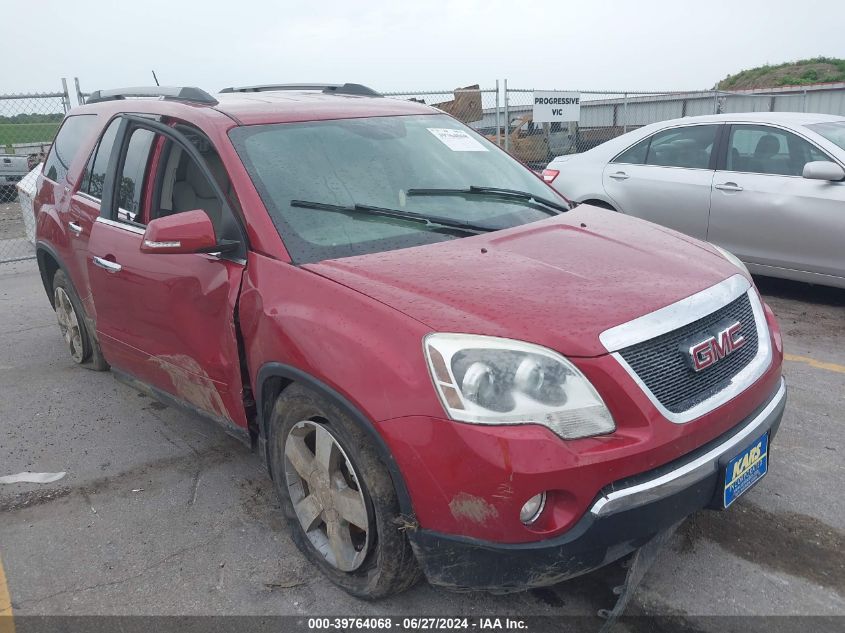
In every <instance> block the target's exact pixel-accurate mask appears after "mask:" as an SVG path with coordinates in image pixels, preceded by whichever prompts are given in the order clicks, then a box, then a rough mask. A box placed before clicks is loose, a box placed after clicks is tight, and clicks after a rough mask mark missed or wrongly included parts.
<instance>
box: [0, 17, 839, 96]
mask: <svg viewBox="0 0 845 633" xmlns="http://www.w3.org/2000/svg"><path fill="white" fill-rule="evenodd" d="M2 10H3V20H4V24H5V28H4V29H3V38H2V39H0V51H2V53H3V55H2V57H1V58H0V60H2V61H0V64H2V66H0V68H2V71H1V72H0V93H8V92H29V91H52V90H56V89H58V87H59V86H60V78H61V77H67V78H68V81H69V82H72V78H73V77H79V79H80V82H81V84H82V89H83V90H85V91H90V90H95V89H98V88H109V87H121V86H132V85H144V84H149V83H151V75H150V70H151V69H155V70H156V72H157V74H158V77H159V80H160V81H161V83H162V84H171V85H197V86H200V87H203V88H205V89H207V90H210V91H216V90H218V89H220V88H222V87H224V86H228V85H247V84H254V83H268V82H324V81H325V82H331V83H333V82H341V83H342V82H345V81H349V82H357V83H364V84H367V85H370V86H372V87H374V88H376V89H379V90H382V91H391V90H426V89H452V88H456V87H459V86H464V85H469V84H474V83H480V84H481V85H482V87H492V85H493V83H494V82H495V80H496V79H505V78H506V79H508V82H509V85H510V86H511V87H516V88H541V89H608V90H621V89H628V90H685V89H699V88H702V89H703V88H710V87H712V86H713V85H714V84H715V83H716V82H717V81H718V80H720V79H721V78H723V77H724V76H725V75H726V74H728V73H731V72H735V71H737V70H740V69H743V68H749V67H752V66H757V65H759V64H764V63H767V62H769V63H779V62H782V61H787V60H793V59H798V58H804V57H813V56H816V55H827V56H838V57H845V38H843V37H842V0H802V1H801V2H796V1H795V0H791V1H788V2H787V1H786V0H761V1H757V0H735V1H733V2H729V1H723V0H710V1H709V2H700V1H699V2H684V1H683V0H675V1H663V0H638V1H636V2H634V1H631V2H625V1H623V0H617V1H607V0H580V1H578V2H573V1H570V0H536V1H531V0H511V1H502V0H466V1H454V2H445V1H431V2H424V1H418V2H412V1H406V2H401V1H398V0H367V1H366V2H361V1H358V2H356V1H355V0H351V1H350V0H346V1H338V0H315V1H310V2H309V1H303V0H298V1H296V2H292V1H289V0H279V1H272V0H237V1H233V0H225V1H222V0H202V1H200V0H144V1H143V2H132V3H128V2H115V1H114V0H111V1H109V2H105V1H102V0H99V1H97V0H73V2H68V1H67V0H39V2H32V0H2ZM16 16H17V17H16ZM69 85H70V86H71V87H72V85H73V84H72V83H70V84H69ZM71 89H72V88H71Z"/></svg>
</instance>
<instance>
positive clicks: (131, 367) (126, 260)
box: [88, 222, 247, 428]
mask: <svg viewBox="0 0 845 633" xmlns="http://www.w3.org/2000/svg"><path fill="white" fill-rule="evenodd" d="M142 239H143V235H142V233H141V232H140V231H139V230H138V229H137V228H136V227H134V226H131V225H125V226H124V227H121V226H120V225H118V224H117V223H104V222H95V223H94V228H93V230H92V234H91V240H90V257H89V259H88V273H89V276H90V280H91V287H92V291H93V296H94V303H95V307H96V311H97V333H98V335H99V338H100V344H101V346H102V348H103V353H104V355H105V357H106V359H107V360H108V361H109V363H110V364H111V365H113V366H114V367H116V368H117V369H120V370H123V371H125V372H126V373H128V374H130V375H132V376H133V377H135V378H137V379H138V380H140V381H142V382H145V383H148V384H149V385H151V386H153V387H156V388H158V389H161V390H163V391H165V392H167V393H170V394H172V395H173V396H175V397H176V398H178V399H180V400H183V401H185V402H187V403H189V404H191V405H193V406H195V407H197V408H198V409H200V410H202V411H203V412H205V413H207V414H209V415H211V416H212V417H215V418H218V419H222V420H224V421H230V422H232V423H234V424H236V425H237V426H239V427H243V428H246V426H247V420H246V414H245V411H244V406H243V399H242V397H243V388H242V379H241V369H240V362H239V357H238V343H237V335H236V331H235V322H234V313H235V305H236V304H237V300H238V292H239V290H240V284H241V276H242V274H243V271H244V265H243V264H242V263H237V262H233V261H228V260H224V259H220V258H217V257H215V256H212V255H204V254H189V255H167V254H145V253H142V252H141V251H140V245H141V240H142ZM95 258H100V259H101V260H105V261H106V262H109V263H111V264H112V269H110V270H109V269H105V268H103V267H102V266H101V265H98V264H97V263H95ZM114 266H119V267H120V269H119V270H114Z"/></svg>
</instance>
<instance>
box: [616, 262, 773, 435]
mask: <svg viewBox="0 0 845 633" xmlns="http://www.w3.org/2000/svg"><path fill="white" fill-rule="evenodd" d="M743 294H746V295H747V296H748V301H749V303H750V305H751V311H752V313H753V315H754V323H755V326H756V330H757V353H756V354H755V355H754V357H753V358H752V359H751V360H750V361H749V362H748V363H747V364H746V365H745V366H744V367H742V369H740V370H739V371H738V372H737V373H736V374H735V375H734V376H733V377H732V378H731V379H730V381H729V382H728V383H727V384H726V385H725V386H724V388H722V389H721V390H720V391H717V392H715V393H713V394H711V395H710V396H709V397H707V398H705V399H704V400H701V401H700V402H697V403H696V404H694V405H692V406H691V407H690V408H688V409H686V410H684V411H680V412H672V411H670V410H669V409H667V408H666V407H665V406H663V404H662V403H661V402H660V400H658V398H657V397H656V396H655V394H654V393H653V392H652V391H651V390H650V389H649V388H648V386H647V385H646V384H645V382H643V380H642V379H641V378H640V377H639V375H638V374H637V372H635V371H634V370H633V368H632V367H631V366H630V365H629V364H628V363H627V362H626V361H625V359H624V358H623V357H622V355H621V354H620V351H621V350H624V349H626V348H629V347H632V346H634V345H637V344H639V343H643V342H645V341H649V340H651V339H654V338H657V337H659V336H661V335H664V334H667V333H670V332H673V331H675V330H678V329H680V328H683V327H684V326H687V325H689V324H691V323H694V322H695V321H698V320H700V319H703V318H705V317H707V316H709V315H711V314H713V313H714V312H717V311H719V310H721V309H723V308H724V307H725V306H727V305H729V304H730V303H732V302H733V301H735V300H736V299H738V298H739V297H741V296H742V295H743ZM599 340H600V341H601V343H602V345H604V347H605V349H606V350H607V351H608V352H610V353H611V355H612V356H613V357H614V358H615V359H616V361H617V362H618V363H619V364H620V365H621V366H622V367H623V368H624V369H625V371H627V372H628V374H629V375H630V376H631V378H633V380H634V382H636V383H637V385H638V386H639V387H640V389H642V390H643V392H644V393H645V394H646V395H647V396H648V398H649V400H650V401H651V402H652V404H653V405H654V407H655V408H656V409H657V410H658V411H659V412H660V414H661V415H663V417H665V418H666V419H667V420H669V421H670V422H673V423H675V424H685V423H686V422H690V421H692V420H695V419H696V418H699V417H701V416H702V415H705V414H707V413H709V412H710V411H712V410H713V409H715V408H717V407H719V406H721V405H723V404H724V403H726V402H727V401H728V400H731V399H732V398H734V397H735V396H737V395H738V394H740V393H741V392H742V391H744V390H745V389H746V388H747V387H749V386H750V385H752V384H753V383H754V382H755V381H756V380H757V379H758V378H760V376H762V375H763V374H764V373H765V372H766V370H767V369H768V368H769V366H770V365H771V362H772V346H771V339H770V336H769V328H768V325H767V324H766V316H765V313H764V312H763V304H762V302H761V301H760V297H759V295H758V294H757V291H756V289H755V288H754V287H753V286H752V285H751V282H750V281H749V280H748V279H747V278H746V277H745V276H743V275H740V274H736V275H734V276H733V277H729V278H728V279H726V280H724V281H722V282H720V283H718V284H716V285H714V286H711V287H710V288H707V289H705V290H702V291H701V292H698V293H696V294H694V295H692V296H690V297H687V298H686V299H682V300H680V301H678V302H676V303H673V304H671V305H668V306H666V307H664V308H661V309H659V310H656V311H654V312H651V313H649V314H646V315H644V316H641V317H639V318H636V319H634V320H633V321H629V322H628V323H623V324H622V325H617V326H615V327H613V328H610V329H608V330H605V331H604V332H602V333H601V334H600V335H599Z"/></svg>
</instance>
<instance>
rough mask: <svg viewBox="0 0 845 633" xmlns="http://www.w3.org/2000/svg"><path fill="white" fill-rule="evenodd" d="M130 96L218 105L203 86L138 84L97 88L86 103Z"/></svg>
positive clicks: (115, 99) (116, 99) (117, 99)
mask: <svg viewBox="0 0 845 633" xmlns="http://www.w3.org/2000/svg"><path fill="white" fill-rule="evenodd" d="M130 97H159V98H162V99H172V100H174V101H188V102H190V103H202V104H205V105H217V103H218V102H217V99H215V98H214V97H212V96H211V95H210V94H208V93H207V92H206V91H205V90H203V89H202V88H193V87H191V86H137V87H135V88H116V89H114V90H95V91H94V92H92V93H91V94H90V95H89V96H88V98H87V99H86V100H85V103H100V102H102V101H120V100H121V99H127V98H130Z"/></svg>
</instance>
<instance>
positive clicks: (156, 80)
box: [150, 70, 161, 86]
mask: <svg viewBox="0 0 845 633" xmlns="http://www.w3.org/2000/svg"><path fill="white" fill-rule="evenodd" d="M150 72H152V73H153V79H155V82H156V86H160V85H161V84H160V83H158V77H156V71H154V70H153V71H150Z"/></svg>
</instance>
